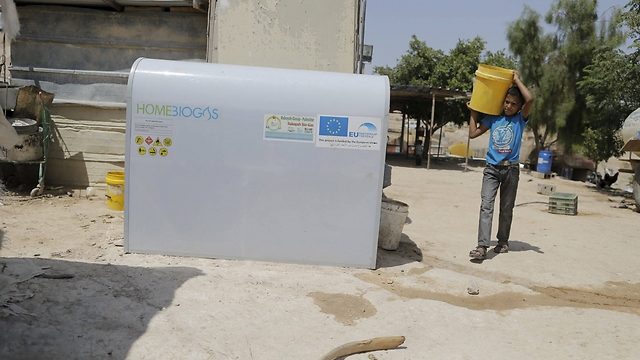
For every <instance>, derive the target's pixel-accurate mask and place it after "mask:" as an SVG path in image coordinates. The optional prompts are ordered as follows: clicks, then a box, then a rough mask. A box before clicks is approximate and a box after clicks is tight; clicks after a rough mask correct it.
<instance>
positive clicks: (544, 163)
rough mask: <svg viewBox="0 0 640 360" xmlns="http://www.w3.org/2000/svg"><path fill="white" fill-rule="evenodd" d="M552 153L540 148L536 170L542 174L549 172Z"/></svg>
mask: <svg viewBox="0 0 640 360" xmlns="http://www.w3.org/2000/svg"><path fill="white" fill-rule="evenodd" d="M552 158H553V153H552V152H551V151H547V150H540V153H539V154H538V172H540V173H543V174H551V159H552Z"/></svg>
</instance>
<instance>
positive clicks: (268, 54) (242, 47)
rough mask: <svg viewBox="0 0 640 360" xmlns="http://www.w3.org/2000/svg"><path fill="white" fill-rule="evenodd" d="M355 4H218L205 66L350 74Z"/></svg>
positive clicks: (274, 0)
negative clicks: (221, 64) (257, 67)
mask: <svg viewBox="0 0 640 360" xmlns="http://www.w3.org/2000/svg"><path fill="white" fill-rule="evenodd" d="M359 3H360V1H359V0H323V1H304V0H302V1H301V0H218V1H216V2H215V6H212V7H211V11H210V22H209V24H210V27H211V28H210V30H209V32H210V36H209V40H208V45H207V46H208V50H207V58H208V61H209V62H215V63H223V64H237V65H253V66H267V67H278V68H290V69H306V70H324V71H336V72H347V73H353V72H354V71H355V66H356V51H357V50H356V48H357V28H358V21H357V19H358V16H359V12H358V9H359Z"/></svg>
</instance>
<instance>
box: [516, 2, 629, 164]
mask: <svg viewBox="0 0 640 360" xmlns="http://www.w3.org/2000/svg"><path fill="white" fill-rule="evenodd" d="M597 5H598V2H597V1H596V0H557V1H556V2H555V3H553V5H552V7H551V9H550V10H549V12H548V13H547V15H546V16H545V21H546V23H547V24H549V25H553V26H555V31H554V32H552V33H549V34H545V33H544V31H543V28H542V26H541V24H540V20H541V16H540V14H538V13H537V12H536V11H535V10H533V9H531V8H529V7H525V9H524V11H523V13H522V15H521V16H520V18H519V19H518V20H516V21H515V22H513V23H511V24H510V25H509V28H508V31H507V39H508V41H509V48H510V49H511V51H512V52H513V54H514V55H515V57H516V59H517V60H518V62H519V65H520V72H521V74H522V77H523V80H524V82H525V83H527V84H530V86H531V90H532V92H533V93H534V96H535V97H536V102H535V103H534V108H533V110H532V114H531V121H530V122H529V126H530V128H531V129H532V130H533V132H534V135H535V139H536V147H537V150H541V149H543V148H546V147H548V146H549V145H550V143H551V141H550V140H551V138H552V135H556V134H557V138H558V140H559V141H560V142H561V143H562V145H563V148H564V150H565V152H571V151H572V149H573V145H574V144H580V143H582V141H583V133H584V130H585V129H586V128H588V127H589V124H591V123H593V122H594V121H597V120H596V119H595V117H596V115H595V114H593V113H592V112H590V111H589V110H588V109H587V106H586V103H587V99H586V94H585V93H584V92H583V91H581V89H580V88H579V86H578V84H579V83H580V82H581V81H582V80H583V79H584V77H585V75H586V68H587V67H588V66H590V65H591V64H592V63H593V61H594V58H595V56H596V54H597V50H598V49H599V48H601V47H602V46H608V47H611V48H616V47H618V46H620V45H622V44H623V43H624V33H623V32H622V30H621V26H620V23H621V17H620V15H621V11H620V10H619V9H614V10H613V11H612V12H611V15H610V16H609V17H608V18H607V17H606V16H604V15H603V16H602V18H601V19H600V20H599V16H598V14H597V12H596V10H597ZM534 153H535V154H537V151H536V152H534ZM535 154H533V155H534V156H535Z"/></svg>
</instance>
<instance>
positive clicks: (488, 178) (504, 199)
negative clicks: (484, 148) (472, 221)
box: [478, 163, 520, 247]
mask: <svg viewBox="0 0 640 360" xmlns="http://www.w3.org/2000/svg"><path fill="white" fill-rule="evenodd" d="M483 174H484V176H483V178H482V193H481V195H482V203H481V205H480V224H479V225H478V246H484V247H489V246H490V245H491V223H492V222H493V207H494V203H495V200H496V195H497V194H498V188H500V217H499V221H498V242H499V243H501V244H503V243H504V244H507V243H508V242H509V234H510V232H511V221H512V220H513V206H514V205H515V202H516V192H517V191H518V180H519V179H520V165H519V164H517V163H516V164H511V165H506V166H497V165H491V164H487V166H486V167H485V168H484V172H483Z"/></svg>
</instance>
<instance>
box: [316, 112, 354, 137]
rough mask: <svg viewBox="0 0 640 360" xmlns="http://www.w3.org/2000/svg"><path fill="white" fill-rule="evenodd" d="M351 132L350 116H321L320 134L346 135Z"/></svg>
mask: <svg viewBox="0 0 640 360" xmlns="http://www.w3.org/2000/svg"><path fill="white" fill-rule="evenodd" d="M348 132H349V118H346V117H335V116H320V135H325V136H344V137H346V136H347V134H348Z"/></svg>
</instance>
